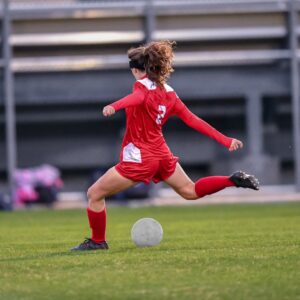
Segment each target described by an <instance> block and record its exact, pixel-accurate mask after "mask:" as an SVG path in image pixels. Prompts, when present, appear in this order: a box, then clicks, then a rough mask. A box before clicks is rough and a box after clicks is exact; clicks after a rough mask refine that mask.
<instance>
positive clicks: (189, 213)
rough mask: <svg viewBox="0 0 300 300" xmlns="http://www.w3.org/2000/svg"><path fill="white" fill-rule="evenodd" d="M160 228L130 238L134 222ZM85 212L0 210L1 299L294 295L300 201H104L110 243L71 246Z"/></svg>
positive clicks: (299, 279) (298, 276) (80, 233)
mask: <svg viewBox="0 0 300 300" xmlns="http://www.w3.org/2000/svg"><path fill="white" fill-rule="evenodd" d="M141 217H153V218H156V219H157V220H159V221H160V222H161V224H162V226H163V228H164V239H163V242H162V243H161V245H160V246H158V247H154V248H136V247H135V246H134V245H133V244H132V242H131V240H130V229H131V226H132V224H133V223H134V222H135V221H136V220H137V219H139V218H141ZM88 235H89V228H88V225H87V220H86V216H85V212H84V211H82V210H72V211H30V212H28V211H26V212H14V213H1V214H0V299H1V300H2V299H3V300H12V299H18V300H22V299H28V300H35V299H36V300H43V299H64V300H68V299H72V300H74V299H75V300H76V299H84V300H88V299H205V300H209V299H228V300H233V299H243V300H246V299H268V300H270V299H278V300H284V299H293V300H295V299H300V285H299V283H300V273H299V272H300V203H290V204H273V205H270V204H269V205H220V206H206V207H203V206H193V207H160V208H154V207H153V208H138V209H129V208H124V207H123V208H110V209H108V241H109V245H110V247H111V249H110V250H109V251H106V252H105V251H96V252H88V253H71V252H69V251H68V249H69V248H70V247H72V246H74V245H75V244H77V243H78V242H81V241H82V240H83V238H84V237H85V236H88Z"/></svg>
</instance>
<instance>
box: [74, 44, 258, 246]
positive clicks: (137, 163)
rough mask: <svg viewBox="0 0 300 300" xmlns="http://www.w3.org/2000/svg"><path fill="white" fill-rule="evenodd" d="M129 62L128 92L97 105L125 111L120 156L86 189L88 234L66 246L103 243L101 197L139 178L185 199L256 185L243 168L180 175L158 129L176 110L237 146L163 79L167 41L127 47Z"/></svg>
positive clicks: (108, 111)
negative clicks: (216, 173)
mask: <svg viewBox="0 0 300 300" xmlns="http://www.w3.org/2000/svg"><path fill="white" fill-rule="evenodd" d="M128 57H129V60H130V61H129V65H130V69H131V72H132V74H133V76H134V77H135V79H136V82H135V84H134V86H133V92H132V93H131V94H130V95H128V96H126V97H124V98H122V99H121V100H118V101H116V102H114V103H112V104H110V105H108V106H105V107H104V109H103V115H104V116H105V117H110V116H112V115H113V114H115V113H116V111H118V110H121V109H125V111H126V132H125V136H124V139H123V143H122V149H121V155H120V162H119V163H118V164H117V165H116V166H114V167H112V168H111V169H109V170H108V171H107V172H106V173H105V174H104V175H103V176H102V177H101V178H99V179H98V180H97V181H96V182H95V183H94V184H93V185H92V186H91V187H90V188H89V189H88V192H87V196H88V209H87V214H88V219H89V223H90V227H91V231H92V237H91V238H90V239H86V240H85V241H84V242H83V243H81V244H80V245H78V246H76V247H74V248H73V249H72V250H97V249H108V245H107V243H106V239H105V231H106V209H105V197H107V196H110V195H113V194H115V193H118V192H120V191H122V190H124V189H127V188H130V187H132V186H134V185H135V184H137V183H139V182H145V183H149V182H150V181H153V182H155V183H157V182H160V181H164V182H166V183H167V184H168V185H169V186H171V187H172V188H173V189H174V190H175V191H176V192H177V193H178V194H179V195H180V196H182V197H183V198H184V199H186V200H196V199H199V198H201V197H204V196H205V195H209V194H212V193H215V192H217V191H220V190H222V189H224V188H226V187H231V186H236V187H245V188H251V189H255V190H258V188H259V187H258V186H259V183H258V180H257V179H256V178H255V177H254V176H252V175H247V174H245V173H244V172H240V171H239V172H236V173H234V174H233V175H231V176H210V177H205V178H201V179H199V180H198V181H196V182H195V183H194V182H193V181H192V180H191V179H190V178H189V177H188V176H187V175H186V173H185V172H184V171H183V169H182V168H181V166H180V164H179V163H178V158H177V157H176V156H174V155H173V153H172V152H171V151H170V149H169V147H168V146H167V144H166V141H165V139H164V137H163V134H162V126H163V125H164V124H165V122H166V121H167V119H168V118H169V117H170V116H173V115H176V116H178V117H179V118H180V119H181V120H182V121H183V122H184V123H186V124H187V125H188V126H189V127H191V128H193V129H195V130H197V131H199V132H200V133H202V134H204V135H207V136H209V137H210V138H212V139H214V140H216V141H217V142H218V143H220V144H221V145H223V146H225V147H227V148H228V149H229V151H235V150H237V149H239V148H241V147H243V143H242V142H241V141H239V140H237V139H234V138H230V137H227V136H225V135H223V134H222V133H220V132H219V131H217V130H216V129H215V128H213V127H212V126H210V125H209V124H207V123H206V122H205V121H203V120H202V119H200V118H198V117H197V116H196V115H194V114H193V113H192V112H191V111H190V110H189V109H188V108H187V107H186V106H185V104H184V103H183V102H182V101H181V100H180V99H179V98H178V96H177V94H176V93H175V91H174V90H173V89H172V88H171V87H170V86H169V85H168V84H166V80H167V78H168V77H169V75H170V74H171V72H172V71H173V68H172V60H173V43H171V42H169V41H161V42H152V43H149V44H147V45H145V46H141V47H138V48H134V49H131V50H129V51H128Z"/></svg>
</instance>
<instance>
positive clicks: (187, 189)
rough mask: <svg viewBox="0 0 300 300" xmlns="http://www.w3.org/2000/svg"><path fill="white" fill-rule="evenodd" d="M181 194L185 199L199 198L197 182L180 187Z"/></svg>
mask: <svg viewBox="0 0 300 300" xmlns="http://www.w3.org/2000/svg"><path fill="white" fill-rule="evenodd" d="M179 194H180V195H181V197H182V198H184V199H185V200H196V199H198V198H199V197H198V196H197V194H196V192H195V184H194V183H190V184H188V185H186V186H184V187H183V188H182V189H180V191H179Z"/></svg>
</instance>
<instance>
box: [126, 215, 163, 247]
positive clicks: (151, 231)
mask: <svg viewBox="0 0 300 300" xmlns="http://www.w3.org/2000/svg"><path fill="white" fill-rule="evenodd" d="M162 238H163V229H162V227H161V225H160V223H159V222H158V221H156V220H154V219H152V218H143V219H140V220H138V221H137V222H135V223H134V224H133V226H132V229H131V239H132V240H133V242H134V243H135V245H136V246H137V247H153V246H157V245H158V244H159V243H160V242H161V240H162Z"/></svg>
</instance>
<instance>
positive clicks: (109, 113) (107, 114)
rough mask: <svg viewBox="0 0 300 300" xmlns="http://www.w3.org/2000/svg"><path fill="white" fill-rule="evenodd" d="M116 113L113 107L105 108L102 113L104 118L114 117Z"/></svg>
mask: <svg viewBox="0 0 300 300" xmlns="http://www.w3.org/2000/svg"><path fill="white" fill-rule="evenodd" d="M115 112H116V111H115V109H114V108H113V107H112V106H111V105H107V106H105V107H104V108H103V111H102V113H103V116H104V117H110V116H112V115H114V114H115Z"/></svg>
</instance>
